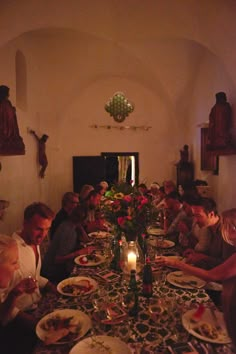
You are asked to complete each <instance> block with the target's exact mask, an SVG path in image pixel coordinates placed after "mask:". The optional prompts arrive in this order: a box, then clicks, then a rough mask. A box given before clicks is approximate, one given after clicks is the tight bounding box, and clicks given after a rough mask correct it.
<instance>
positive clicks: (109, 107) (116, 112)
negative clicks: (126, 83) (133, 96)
mask: <svg viewBox="0 0 236 354" xmlns="http://www.w3.org/2000/svg"><path fill="white" fill-rule="evenodd" d="M105 110H106V111H107V112H108V113H110V116H111V117H113V118H114V120H115V121H116V122H118V123H121V122H123V121H124V120H125V118H127V117H128V115H129V114H130V113H131V112H133V110H134V104H133V103H131V102H129V101H128V99H127V98H126V97H125V95H124V93H123V92H116V93H115V94H114V95H113V97H111V98H110V99H109V101H108V102H107V103H106V104H105Z"/></svg>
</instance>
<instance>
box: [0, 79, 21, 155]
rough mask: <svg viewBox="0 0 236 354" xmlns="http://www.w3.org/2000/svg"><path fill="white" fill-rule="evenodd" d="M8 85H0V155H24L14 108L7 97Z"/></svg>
mask: <svg viewBox="0 0 236 354" xmlns="http://www.w3.org/2000/svg"><path fill="white" fill-rule="evenodd" d="M9 91H10V89H9V87H7V86H4V85H1V86H0V155H24V154H25V145H24V142H23V140H22V138H21V136H20V134H19V128H18V124H17V117H16V109H15V107H13V106H12V104H11V102H10V100H9V99H8V98H9Z"/></svg>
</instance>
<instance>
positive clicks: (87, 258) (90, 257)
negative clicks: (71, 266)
mask: <svg viewBox="0 0 236 354" xmlns="http://www.w3.org/2000/svg"><path fill="white" fill-rule="evenodd" d="M79 261H80V263H81V264H87V263H88V262H93V263H97V262H99V261H100V257H99V256H97V255H96V253H95V252H92V253H91V254H87V255H86V256H83V257H81V258H80V260H79Z"/></svg>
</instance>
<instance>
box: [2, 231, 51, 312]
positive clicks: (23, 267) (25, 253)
mask: <svg viewBox="0 0 236 354" xmlns="http://www.w3.org/2000/svg"><path fill="white" fill-rule="evenodd" d="M12 237H13V238H14V239H15V240H16V242H17V246H18V251H19V266H20V268H19V269H18V270H17V271H16V272H15V274H14V278H13V282H12V284H11V289H12V288H14V287H15V286H16V285H17V284H18V283H19V281H20V280H22V279H24V278H27V277H28V276H32V277H33V278H34V279H36V280H37V285H38V288H37V289H36V290H35V291H34V293H32V294H22V295H21V296H20V297H19V298H18V299H17V302H16V306H17V308H19V309H20V310H22V311H24V310H31V309H34V308H35V307H36V304H37V303H38V302H39V300H40V298H41V294H40V290H39V289H40V288H44V286H45V285H46V284H47V282H48V279H46V278H44V277H42V276H41V275H40V271H41V255H40V248H39V246H37V251H38V255H39V257H38V264H37V266H36V259H35V253H34V250H33V248H32V247H31V246H29V245H27V243H25V241H24V240H23V239H22V238H21V237H20V236H19V234H17V233H13V235H12ZM11 289H9V291H10V290H11Z"/></svg>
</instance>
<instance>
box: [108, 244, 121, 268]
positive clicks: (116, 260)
mask: <svg viewBox="0 0 236 354" xmlns="http://www.w3.org/2000/svg"><path fill="white" fill-rule="evenodd" d="M120 261H121V260H120V241H118V240H116V241H114V248H113V258H112V261H111V264H110V267H111V269H114V270H117V271H121V267H120Z"/></svg>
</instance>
